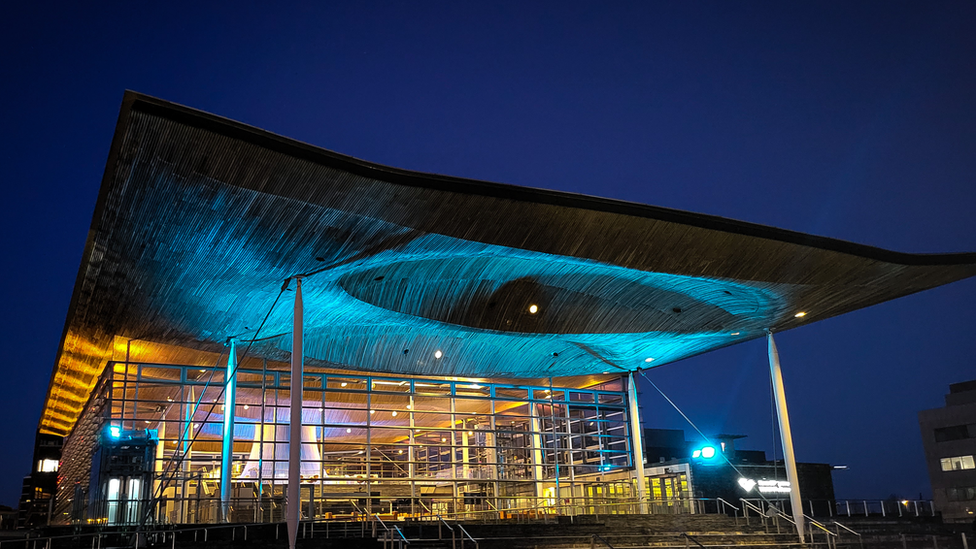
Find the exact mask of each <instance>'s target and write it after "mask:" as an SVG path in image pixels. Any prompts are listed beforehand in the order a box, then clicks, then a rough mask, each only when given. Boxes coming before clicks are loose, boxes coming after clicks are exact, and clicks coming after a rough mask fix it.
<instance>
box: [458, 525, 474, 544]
mask: <svg viewBox="0 0 976 549" xmlns="http://www.w3.org/2000/svg"><path fill="white" fill-rule="evenodd" d="M457 527H458V528H460V529H461V547H462V549H463V548H464V538H465V536H467V538H468V539H469V540H471V541H473V542H474V547H475V549H478V540H476V539H474V538H473V537H471V534H469V533H468V531H467V530H465V529H464V525H463V524H458V525H457Z"/></svg>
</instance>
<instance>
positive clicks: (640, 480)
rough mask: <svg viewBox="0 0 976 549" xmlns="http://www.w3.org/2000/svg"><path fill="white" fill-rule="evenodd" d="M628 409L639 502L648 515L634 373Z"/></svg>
mask: <svg viewBox="0 0 976 549" xmlns="http://www.w3.org/2000/svg"><path fill="white" fill-rule="evenodd" d="M627 397H628V398H627V408H628V409H629V412H630V414H629V415H630V418H629V419H630V439H631V440H632V441H633V444H631V447H630V449H631V452H632V453H633V456H632V458H633V460H634V473H635V474H636V475H637V501H639V502H640V513H641V514H647V482H646V481H645V479H644V443H643V437H642V436H641V435H643V433H642V432H641V422H640V408H639V407H638V405H637V377H636V376H634V372H630V373H629V374H628V375H627Z"/></svg>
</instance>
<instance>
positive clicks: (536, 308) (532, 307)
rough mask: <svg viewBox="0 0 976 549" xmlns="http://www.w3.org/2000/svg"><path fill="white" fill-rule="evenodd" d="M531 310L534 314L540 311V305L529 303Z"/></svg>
mask: <svg viewBox="0 0 976 549" xmlns="http://www.w3.org/2000/svg"><path fill="white" fill-rule="evenodd" d="M529 312H530V313H532V314H536V313H538V312H539V306H538V305H529Z"/></svg>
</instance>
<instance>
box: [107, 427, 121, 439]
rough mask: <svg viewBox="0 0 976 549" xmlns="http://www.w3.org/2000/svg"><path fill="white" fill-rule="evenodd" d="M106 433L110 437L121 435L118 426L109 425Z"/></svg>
mask: <svg viewBox="0 0 976 549" xmlns="http://www.w3.org/2000/svg"><path fill="white" fill-rule="evenodd" d="M108 434H110V435H112V438H119V437H120V436H121V435H122V430H121V429H119V428H118V427H109V428H108Z"/></svg>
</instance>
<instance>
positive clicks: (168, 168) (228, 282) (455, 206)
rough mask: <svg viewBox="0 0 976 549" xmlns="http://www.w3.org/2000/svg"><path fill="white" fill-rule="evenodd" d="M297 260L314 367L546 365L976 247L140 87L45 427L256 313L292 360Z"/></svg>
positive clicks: (826, 310)
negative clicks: (917, 239) (585, 192)
mask: <svg viewBox="0 0 976 549" xmlns="http://www.w3.org/2000/svg"><path fill="white" fill-rule="evenodd" d="M301 274H305V275H306V279H305V289H304V292H305V296H304V299H305V309H306V311H307V319H306V324H305V359H306V363H307V364H309V365H319V366H323V367H337V368H342V369H352V370H364V371H371V372H385V373H390V374H422V375H441V376H455V375H459V376H484V377H516V378H542V377H547V376H570V375H587V374H602V373H604V372H608V373H609V372H616V373H625V372H628V371H633V370H635V369H637V368H642V367H643V368H646V367H650V366H658V365H661V364H667V363H669V362H673V361H676V360H680V359H682V358H686V357H689V356H693V355H697V354H700V353H704V352H707V351H710V350H713V349H717V348H720V347H724V346H727V345H731V344H734V343H738V342H742V341H746V340H749V339H754V338H757V337H762V336H764V335H765V332H766V331H767V330H771V331H775V332H779V331H782V330H787V329H790V328H794V327H796V326H799V325H801V324H803V323H807V322H813V321H817V320H822V319H824V318H828V317H831V316H834V315H838V314H843V313H846V312H849V311H853V310H856V309H859V308H862V307H867V306H870V305H873V304H876V303H880V302H883V301H886V300H889V299H894V298H896V297H900V296H903V295H907V294H911V293H914V292H918V291H921V290H925V289H928V288H932V287H935V286H939V285H941V284H946V283H948V282H952V281H954V280H959V279H961V278H965V277H969V276H972V275H974V274H976V254H973V253H967V254H941V255H917V254H903V253H896V252H890V251H885V250H881V249H877V248H872V247H868V246H862V245H857V244H852V243H849V242H842V241H838V240H834V239H828V238H821V237H816V236H811V235H807V234H800V233H796V232H791V231H786V230H781V229H774V228H770V227H765V226H759V225H754V224H750V223H744V222H739V221H732V220H728V219H723V218H719V217H714V216H707V215H701V214H693V213H687V212H682V211H675V210H669V209H664V208H657V207H652V206H645V205H640V204H632V203H626V202H620V201H614V200H607V199H602V198H595V197H589V196H581V195H575V194H568V193H560V192H554V191H546V190H540V189H531V188H521V187H514V186H509V185H501V184H496V183H486V182H481V181H472V180H465V179H459V178H453V177H446V176H440V175H430V174H422V173H416V172H408V171H404V170H398V169H394V168H388V167H384V166H379V165H376V164H371V163H368V162H364V161H361V160H357V159H354V158H350V157H347V156H342V155H339V154H336V153H333V152H330V151H326V150H323V149H319V148H316V147H312V146H309V145H306V144H303V143H299V142H296V141H293V140H289V139H285V138H282V137H280V136H277V135H273V134H271V133H268V132H265V131H261V130H258V129H256V128H252V127H249V126H246V125H244V124H240V123H237V122H232V121H229V120H226V119H222V118H219V117H216V116H213V115H210V114H206V113H203V112H200V111H195V110H192V109H188V108H185V107H181V106H178V105H174V104H172V103H167V102H165V101H161V100H157V99H153V98H150V97H146V96H144V95H139V94H136V93H126V95H125V98H124V100H123V104H122V109H121V112H120V115H119V121H118V125H117V128H116V132H115V137H114V138H113V140H112V146H111V150H110V153H109V159H108V163H107V166H106V170H105V175H104V178H103V181H102V186H101V190H100V192H99V197H98V203H97V206H96V209H95V214H94V218H93V220H92V225H91V229H90V232H89V236H88V240H87V243H86V246H85V252H84V255H83V258H82V263H81V266H80V268H79V271H78V278H77V282H76V285H75V289H74V294H73V296H72V300H71V305H70V309H69V312H68V316H67V320H66V322H65V329H64V334H63V337H62V342H61V347H60V349H59V351H58V356H57V360H56V363H55V365H54V371H53V373H52V376H51V383H50V387H49V390H48V395H47V401H46V403H45V405H44V410H43V414H42V416H41V420H40V425H39V429H40V431H41V432H42V433H50V434H58V435H66V434H68V433H69V432H70V431H71V429H72V427H73V426H74V425H75V422H76V421H77V420H78V417H79V414H80V413H81V411H82V408H83V407H84V405H85V402H86V401H87V399H88V397H89V395H90V394H91V391H92V389H93V387H94V386H95V383H96V382H97V380H98V377H99V375H100V374H101V373H102V371H103V370H104V368H105V365H106V364H107V363H108V361H109V360H113V359H115V360H118V358H119V357H120V356H122V355H125V356H127V357H129V358H130V359H132V358H133V357H137V356H140V357H148V356H153V355H154V353H155V354H159V353H160V352H162V351H161V349H162V347H159V346H160V345H168V346H170V347H167V349H172V348H173V347H172V346H175V347H176V348H178V349H179V351H178V352H177V355H178V356H170V357H169V358H170V359H172V360H173V361H175V362H176V363H184V364H191V363H196V362H200V361H204V362H207V361H209V360H210V358H209V357H211V356H213V355H214V354H219V353H221V352H222V351H223V349H224V344H225V342H226V341H227V339H228V337H232V336H236V337H239V338H241V339H242V340H247V339H249V338H250V339H254V335H255V333H256V330H257V329H258V328H259V327H261V331H260V333H258V334H257V337H256V339H257V340H258V341H254V342H253V343H251V344H250V350H249V356H250V357H261V358H267V359H271V360H282V361H287V360H288V357H289V355H290V350H291V349H290V345H291V340H290V338H289V337H288V335H287V334H288V333H289V332H290V331H291V324H290V322H291V320H290V312H289V311H288V308H287V306H280V307H275V304H276V303H278V302H279V301H281V297H282V281H283V280H285V279H286V278H288V277H292V276H295V275H301ZM265 317H266V318H265ZM208 353H209V355H208ZM156 360H158V357H157V358H156Z"/></svg>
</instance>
